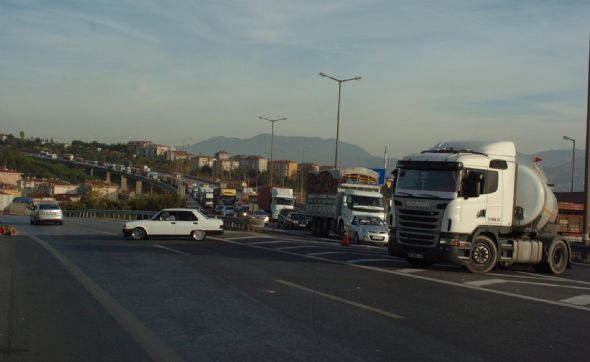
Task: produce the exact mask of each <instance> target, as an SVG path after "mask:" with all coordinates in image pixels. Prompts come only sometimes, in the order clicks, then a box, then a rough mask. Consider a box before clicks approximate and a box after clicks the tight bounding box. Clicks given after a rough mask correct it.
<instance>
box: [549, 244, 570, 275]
mask: <svg viewBox="0 0 590 362" xmlns="http://www.w3.org/2000/svg"><path fill="white" fill-rule="evenodd" d="M569 259H570V258H569V250H568V248H567V245H566V244H565V242H564V241H563V240H554V241H553V242H552V243H551V245H550V246H549V250H548V251H547V266H548V267H549V268H548V269H549V270H548V271H549V272H551V273H553V274H561V273H563V272H564V271H565V268H567V264H568V262H569Z"/></svg>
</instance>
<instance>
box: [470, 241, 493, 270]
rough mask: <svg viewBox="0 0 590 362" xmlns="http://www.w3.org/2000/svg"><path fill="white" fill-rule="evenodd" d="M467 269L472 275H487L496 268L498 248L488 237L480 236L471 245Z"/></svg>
mask: <svg viewBox="0 0 590 362" xmlns="http://www.w3.org/2000/svg"><path fill="white" fill-rule="evenodd" d="M469 254H470V255H469V262H468V263H467V265H466V267H467V270H469V271H470V272H472V273H487V272H489V271H490V270H492V269H493V268H494V267H495V266H496V261H497V259H498V248H496V244H495V243H494V242H493V241H492V240H491V239H490V238H488V237H487V236H484V235H480V236H478V237H477V238H476V239H475V241H474V242H473V244H472V245H471V252H470V253H469Z"/></svg>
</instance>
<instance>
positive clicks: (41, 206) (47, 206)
mask: <svg viewBox="0 0 590 362" xmlns="http://www.w3.org/2000/svg"><path fill="white" fill-rule="evenodd" d="M39 210H60V208H59V205H57V204H39Z"/></svg>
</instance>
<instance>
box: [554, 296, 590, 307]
mask: <svg viewBox="0 0 590 362" xmlns="http://www.w3.org/2000/svg"><path fill="white" fill-rule="evenodd" d="M561 302H564V303H569V304H575V305H588V304H590V295H578V296H576V297H571V298H567V299H562V300H561Z"/></svg>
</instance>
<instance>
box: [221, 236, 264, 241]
mask: <svg viewBox="0 0 590 362" xmlns="http://www.w3.org/2000/svg"><path fill="white" fill-rule="evenodd" d="M259 238H265V239H273V237H272V236H264V235H251V236H234V237H232V238H225V239H226V240H245V239H259Z"/></svg>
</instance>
